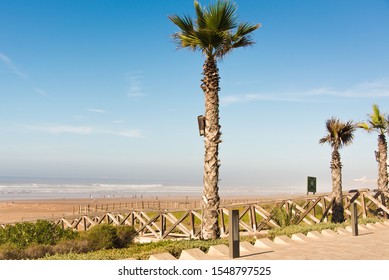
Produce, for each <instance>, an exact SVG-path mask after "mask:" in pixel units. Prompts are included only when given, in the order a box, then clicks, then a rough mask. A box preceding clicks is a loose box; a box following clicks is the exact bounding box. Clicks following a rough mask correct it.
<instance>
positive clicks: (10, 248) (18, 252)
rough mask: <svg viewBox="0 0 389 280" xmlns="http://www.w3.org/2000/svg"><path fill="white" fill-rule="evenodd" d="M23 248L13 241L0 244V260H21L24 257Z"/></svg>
mask: <svg viewBox="0 0 389 280" xmlns="http://www.w3.org/2000/svg"><path fill="white" fill-rule="evenodd" d="M24 258H25V256H24V250H23V249H21V248H20V247H18V246H17V245H16V244H13V243H5V244H2V245H0V260H22V259H24Z"/></svg>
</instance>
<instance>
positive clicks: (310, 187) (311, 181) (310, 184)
mask: <svg viewBox="0 0 389 280" xmlns="http://www.w3.org/2000/svg"><path fill="white" fill-rule="evenodd" d="M310 192H311V193H313V194H315V193H316V177H310V176H308V180H307V195H308V194H309V193H310Z"/></svg>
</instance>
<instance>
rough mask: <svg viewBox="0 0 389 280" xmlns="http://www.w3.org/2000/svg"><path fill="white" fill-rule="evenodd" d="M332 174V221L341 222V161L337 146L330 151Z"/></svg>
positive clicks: (342, 214) (342, 215) (342, 216)
mask: <svg viewBox="0 0 389 280" xmlns="http://www.w3.org/2000/svg"><path fill="white" fill-rule="evenodd" d="M331 175H332V197H333V198H335V201H334V204H333V205H332V219H331V221H332V222H333V223H342V222H343V221H344V208H343V194H342V163H341V161H340V153H339V151H338V149H337V148H334V151H333V152H332V162H331Z"/></svg>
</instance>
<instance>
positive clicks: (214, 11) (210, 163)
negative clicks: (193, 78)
mask: <svg viewBox="0 0 389 280" xmlns="http://www.w3.org/2000/svg"><path fill="white" fill-rule="evenodd" d="M194 8H195V12H196V16H195V18H191V17H189V16H183V17H180V16H177V15H174V16H169V19H170V20H171V21H172V22H173V23H174V24H175V25H177V26H178V27H179V29H180V30H179V31H178V32H177V33H175V34H173V38H174V39H175V40H176V42H177V45H178V47H179V48H189V49H190V50H192V51H196V50H199V51H201V52H202V54H203V55H204V56H205V63H204V66H203V73H202V74H203V79H202V80H201V81H202V84H201V89H202V90H203V92H204V94H205V134H204V142H205V156H204V180H203V182H204V187H203V197H202V209H203V211H202V212H203V213H202V226H201V238H203V239H216V238H219V237H220V232H219V225H218V212H217V210H218V208H219V204H220V198H219V191H218V181H219V166H220V163H219V158H218V153H219V152H218V151H219V143H220V142H221V132H220V125H219V95H218V93H219V90H220V88H219V80H220V77H219V69H218V68H217V60H219V59H221V58H223V57H224V56H225V55H226V54H228V53H230V52H231V51H232V50H233V49H236V48H240V47H247V46H250V45H253V44H254V42H253V40H252V39H251V37H250V33H251V32H253V31H254V30H256V29H257V28H259V27H260V25H259V24H255V25H252V24H249V23H238V22H237V15H236V10H237V7H236V5H235V4H234V3H232V2H229V1H222V0H218V1H217V2H216V3H213V4H211V5H209V6H208V7H202V6H200V4H199V3H198V2H197V1H194Z"/></svg>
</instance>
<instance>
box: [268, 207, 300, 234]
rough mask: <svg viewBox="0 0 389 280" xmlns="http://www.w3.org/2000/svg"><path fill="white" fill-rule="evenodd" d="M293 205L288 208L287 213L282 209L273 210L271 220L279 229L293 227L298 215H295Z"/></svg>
mask: <svg viewBox="0 0 389 280" xmlns="http://www.w3.org/2000/svg"><path fill="white" fill-rule="evenodd" d="M295 208H296V206H295V205H292V206H291V207H289V210H288V211H287V210H286V209H285V208H283V207H276V208H274V209H273V211H272V214H273V219H274V220H275V221H276V222H277V223H278V225H279V226H280V227H281V228H285V227H287V226H291V225H295V224H296V223H297V221H298V219H299V217H298V215H296V214H295V212H294V211H295Z"/></svg>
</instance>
